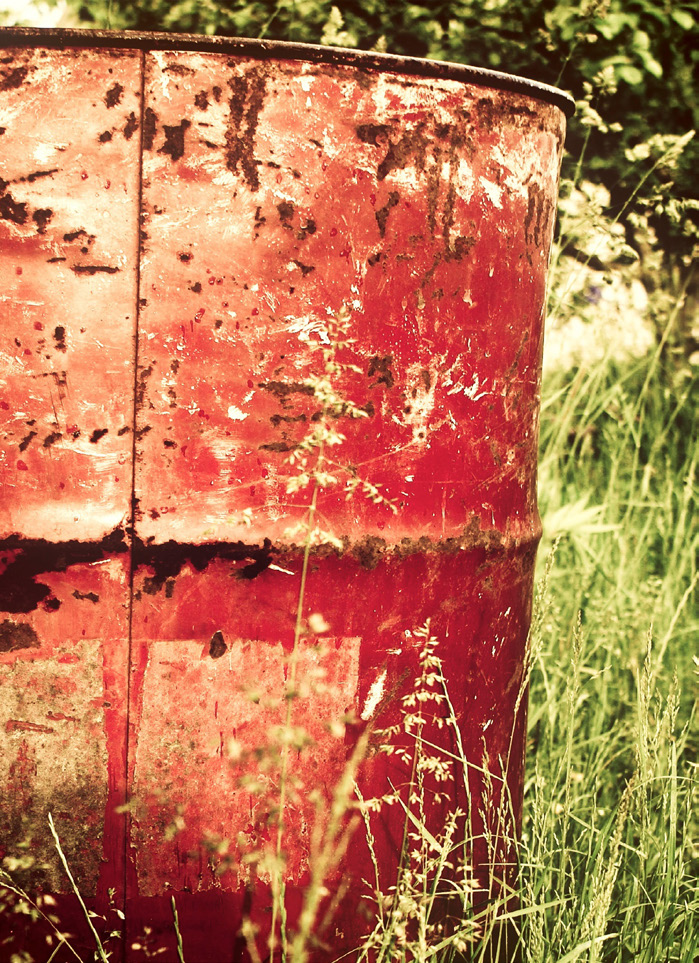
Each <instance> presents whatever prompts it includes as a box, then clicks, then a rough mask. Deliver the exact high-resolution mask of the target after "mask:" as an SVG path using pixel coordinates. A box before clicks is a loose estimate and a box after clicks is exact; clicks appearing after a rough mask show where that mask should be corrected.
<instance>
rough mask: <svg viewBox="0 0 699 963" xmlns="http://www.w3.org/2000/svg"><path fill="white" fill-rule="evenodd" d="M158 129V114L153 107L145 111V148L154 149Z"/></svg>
mask: <svg viewBox="0 0 699 963" xmlns="http://www.w3.org/2000/svg"><path fill="white" fill-rule="evenodd" d="M157 130H158V115H157V114H156V112H155V111H154V110H153V108H152V107H146V109H145V111H144V112H143V149H144V150H153V141H154V140H155V135H156V132H157Z"/></svg>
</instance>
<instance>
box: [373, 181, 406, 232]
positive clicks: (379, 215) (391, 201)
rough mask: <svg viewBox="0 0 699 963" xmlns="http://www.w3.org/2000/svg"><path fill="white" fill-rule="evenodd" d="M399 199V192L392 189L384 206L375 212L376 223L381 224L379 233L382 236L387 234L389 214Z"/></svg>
mask: <svg viewBox="0 0 699 963" xmlns="http://www.w3.org/2000/svg"><path fill="white" fill-rule="evenodd" d="M399 200H400V195H399V194H398V191H391V193H390V194H389V195H388V200H387V201H386V203H385V204H384V206H383V207H382V208H380V209H379V210H378V211H376V213H375V214H374V217H375V218H376V223H377V224H378V225H379V234H380V235H381V237H384V236H385V234H386V222H387V221H388V215H389V214H390V213H391V209H392V208H394V207H395V206H396V204H397V203H398V201H399Z"/></svg>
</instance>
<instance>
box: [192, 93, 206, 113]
mask: <svg viewBox="0 0 699 963" xmlns="http://www.w3.org/2000/svg"><path fill="white" fill-rule="evenodd" d="M194 104H195V106H197V107H198V108H199V110H206V109H207V108H208V106H209V98H208V97H207V94H206V91H205V90H200V91H199V93H198V94H196V95H195V97H194Z"/></svg>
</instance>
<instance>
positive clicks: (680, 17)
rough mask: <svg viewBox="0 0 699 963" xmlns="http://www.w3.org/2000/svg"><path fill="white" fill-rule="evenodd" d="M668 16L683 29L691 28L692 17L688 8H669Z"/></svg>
mask: <svg viewBox="0 0 699 963" xmlns="http://www.w3.org/2000/svg"><path fill="white" fill-rule="evenodd" d="M670 18H671V19H672V20H674V21H675V23H676V24H677V26H678V27H682V29H683V30H691V29H692V28H693V27H694V23H695V21H694V17H693V16H692V15H691V13H689V11H688V10H671V11H670Z"/></svg>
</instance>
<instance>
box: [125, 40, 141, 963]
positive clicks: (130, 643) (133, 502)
mask: <svg viewBox="0 0 699 963" xmlns="http://www.w3.org/2000/svg"><path fill="white" fill-rule="evenodd" d="M140 72H141V89H140V92H139V141H138V189H137V191H138V210H137V213H136V311H135V324H134V351H133V359H134V371H133V408H132V415H131V417H132V428H131V432H132V438H131V502H130V506H129V511H130V515H129V529H130V533H131V537H130V548H129V603H128V604H129V608H128V626H129V635H128V651H127V667H126V671H127V675H126V738H125V742H124V803H128V801H129V798H130V787H129V768H130V761H131V696H132V691H131V678H132V675H133V672H132V663H133V616H134V575H135V564H134V547H135V543H136V456H137V450H136V441H137V419H138V384H139V379H138V363H139V340H140V321H141V256H142V253H143V250H142V246H143V240H142V233H141V228H142V218H143V123H144V117H145V96H146V94H145V88H146V51H144V50H141V51H140ZM130 829H131V814H130V812H129V811H128V810H127V811H126V812H125V814H124V856H123V858H124V883H123V893H124V906H123V910H124V911H125V910H126V900H127V895H128V893H127V888H128V880H129V833H130ZM123 927H124V939H123V940H122V960H124V961H125V960H126V952H127V948H126V943H127V940H126V936H127V934H126V929H125V928H126V920H124V922H123Z"/></svg>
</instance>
